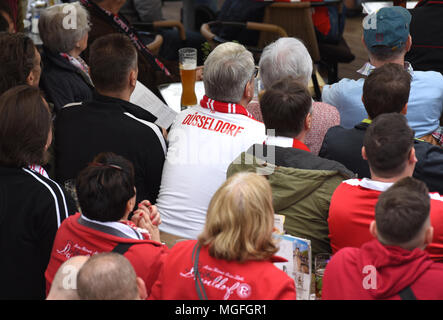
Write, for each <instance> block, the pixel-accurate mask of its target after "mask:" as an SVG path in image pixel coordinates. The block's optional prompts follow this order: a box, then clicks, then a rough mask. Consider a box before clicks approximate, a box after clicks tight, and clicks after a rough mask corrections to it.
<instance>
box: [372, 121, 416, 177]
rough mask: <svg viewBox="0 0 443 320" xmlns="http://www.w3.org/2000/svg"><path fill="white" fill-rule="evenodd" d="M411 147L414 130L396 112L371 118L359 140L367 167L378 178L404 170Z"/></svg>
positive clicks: (392, 175) (390, 175)
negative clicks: (362, 136)
mask: <svg viewBox="0 0 443 320" xmlns="http://www.w3.org/2000/svg"><path fill="white" fill-rule="evenodd" d="M413 145H414V131H413V130H412V129H411V128H410V127H409V126H408V122H407V120H406V118H405V116H404V115H402V114H400V113H385V114H381V115H379V116H378V117H377V118H375V120H374V121H373V122H372V123H371V125H370V126H369V127H368V129H367V130H366V133H365V137H364V141H363V146H364V147H365V151H366V155H367V158H368V164H369V167H370V168H371V171H372V172H373V173H374V174H376V175H377V176H378V177H381V178H393V177H395V176H397V175H399V174H401V173H402V172H403V171H404V169H405V167H406V165H407V161H408V158H409V155H410V152H411V149H412V147H413Z"/></svg>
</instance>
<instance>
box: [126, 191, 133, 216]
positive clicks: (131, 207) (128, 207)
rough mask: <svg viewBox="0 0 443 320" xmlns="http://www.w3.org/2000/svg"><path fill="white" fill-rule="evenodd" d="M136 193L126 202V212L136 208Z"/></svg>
mask: <svg viewBox="0 0 443 320" xmlns="http://www.w3.org/2000/svg"><path fill="white" fill-rule="evenodd" d="M135 197H136V196H135V195H134V196H133V197H132V198H131V199H129V200H128V202H126V211H125V212H126V213H129V212H132V210H134V207H135Z"/></svg>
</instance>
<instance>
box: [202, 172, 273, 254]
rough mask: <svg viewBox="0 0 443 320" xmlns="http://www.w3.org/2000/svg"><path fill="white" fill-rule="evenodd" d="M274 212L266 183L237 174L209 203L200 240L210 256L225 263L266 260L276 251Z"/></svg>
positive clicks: (250, 176) (255, 177)
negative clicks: (226, 261) (225, 261)
mask: <svg viewBox="0 0 443 320" xmlns="http://www.w3.org/2000/svg"><path fill="white" fill-rule="evenodd" d="M273 213H274V209H273V207H272V192H271V187H270V185H269V182H268V181H267V180H266V178H264V177H263V176H260V175H257V174H256V173H246V172H243V173H237V174H235V175H234V176H232V177H230V178H229V179H228V180H226V181H225V183H223V185H222V186H221V187H220V188H219V189H218V190H217V192H216V193H215V194H214V196H213V197H212V199H211V202H210V204H209V208H208V212H207V215H206V224H205V227H204V229H203V232H202V233H201V234H200V236H199V238H198V239H199V240H198V241H199V243H200V244H201V245H208V246H209V254H210V255H211V256H212V257H215V258H217V259H224V260H228V261H240V262H243V261H246V260H265V259H268V258H269V257H270V256H272V255H273V254H274V253H275V252H276V251H277V248H276V246H275V244H274V243H273V240H272V227H273V225H274V214H273Z"/></svg>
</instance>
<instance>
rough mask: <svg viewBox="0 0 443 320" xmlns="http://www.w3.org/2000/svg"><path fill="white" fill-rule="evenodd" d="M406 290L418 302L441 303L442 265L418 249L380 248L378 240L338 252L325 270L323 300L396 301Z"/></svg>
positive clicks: (442, 290) (442, 293)
mask: <svg viewBox="0 0 443 320" xmlns="http://www.w3.org/2000/svg"><path fill="white" fill-rule="evenodd" d="M408 286H409V287H410V288H411V289H412V292H413V293H414V295H415V297H416V298H417V299H418V300H436V299H438V300H441V299H443V264H441V263H436V262H433V261H432V260H431V259H430V258H429V256H428V254H427V253H426V252H425V251H423V250H421V249H414V250H413V251H409V250H405V249H402V248H400V247H394V246H383V245H382V244H381V243H380V242H379V241H378V240H372V241H370V242H367V243H365V244H364V245H363V246H362V247H361V248H344V249H342V250H340V251H338V252H337V253H336V254H335V255H334V256H333V257H332V259H331V261H330V262H329V264H328V265H327V267H326V271H325V275H324V278H323V292H322V299H324V300H399V299H400V296H399V295H398V293H399V292H400V291H402V290H403V289H405V288H406V287H408Z"/></svg>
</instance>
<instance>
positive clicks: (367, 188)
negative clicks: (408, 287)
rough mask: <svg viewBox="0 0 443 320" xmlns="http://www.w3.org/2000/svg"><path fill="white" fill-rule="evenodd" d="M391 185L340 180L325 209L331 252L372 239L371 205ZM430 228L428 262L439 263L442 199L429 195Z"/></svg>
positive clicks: (442, 234)
mask: <svg viewBox="0 0 443 320" xmlns="http://www.w3.org/2000/svg"><path fill="white" fill-rule="evenodd" d="M391 185H392V183H386V182H379V181H375V180H371V179H362V180H360V179H351V180H346V181H343V182H342V183H341V184H340V185H339V186H338V187H337V189H335V191H334V194H333V195H332V198H331V205H330V206H329V218H328V224H329V239H330V240H331V248H332V253H335V252H337V251H338V250H340V249H342V248H345V247H355V248H359V247H361V245H363V244H364V243H366V242H368V241H370V240H372V239H374V237H373V236H372V235H371V233H370V232H369V225H370V224H371V222H372V221H373V220H375V205H376V203H377V201H378V197H379V196H380V194H381V193H382V192H383V191H385V190H387V189H388V188H389V187H390V186H391ZM429 195H430V197H431V213H430V216H431V225H432V226H433V227H434V238H433V240H432V243H431V244H430V245H428V246H427V247H426V251H427V252H428V253H429V255H430V257H431V258H432V260H434V261H436V262H442V261H443V197H442V196H441V195H439V194H438V193H430V194H429Z"/></svg>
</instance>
